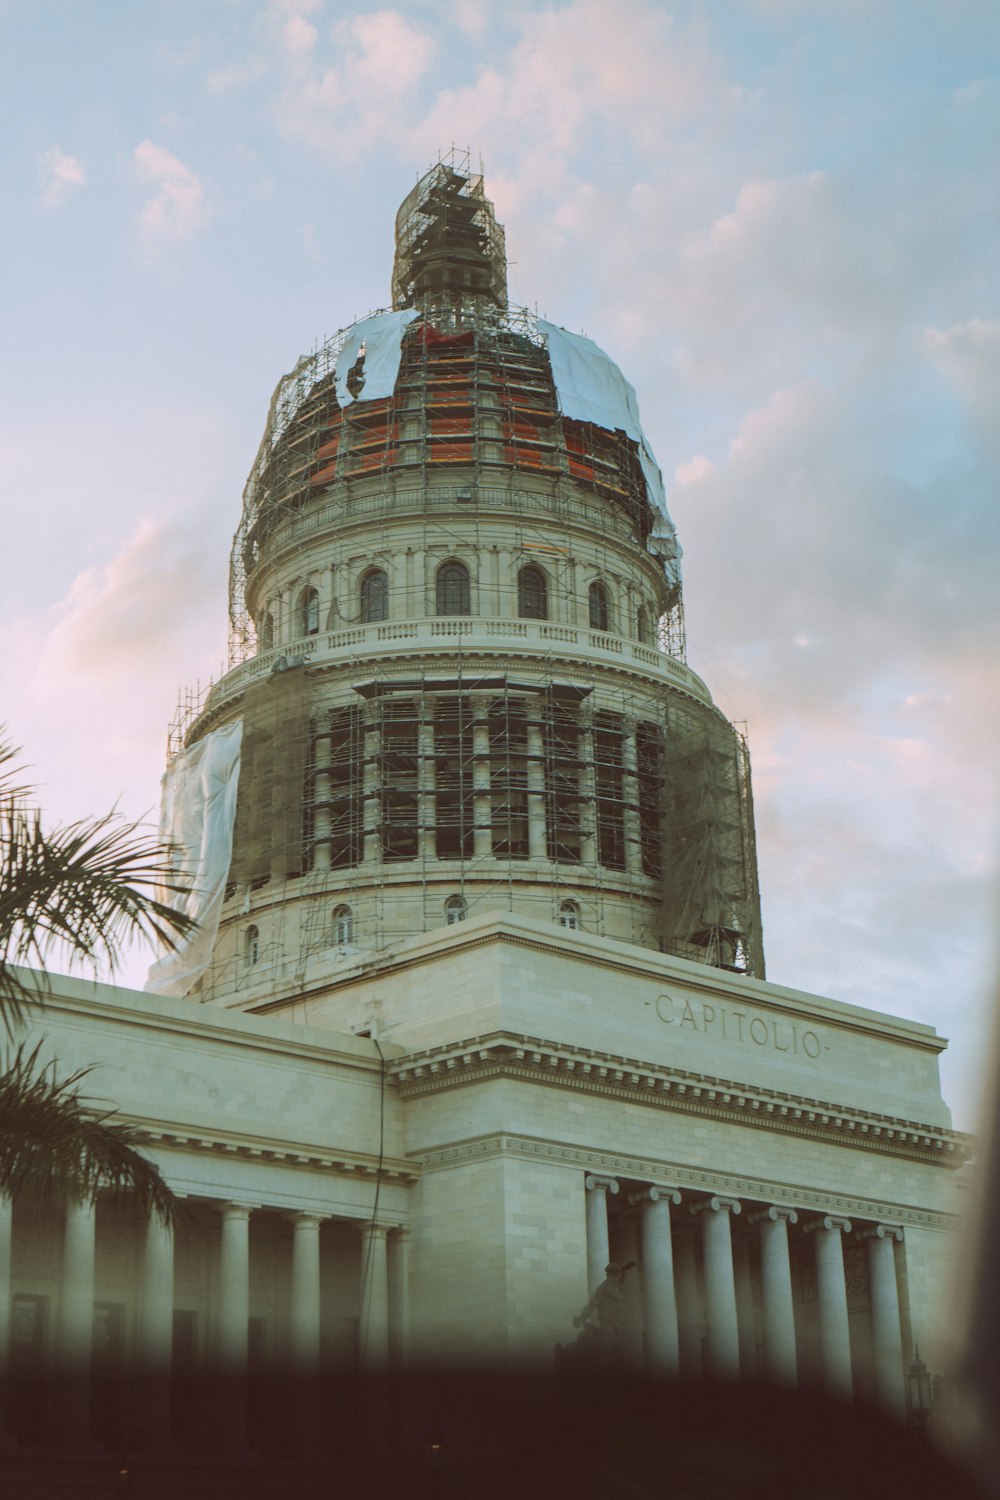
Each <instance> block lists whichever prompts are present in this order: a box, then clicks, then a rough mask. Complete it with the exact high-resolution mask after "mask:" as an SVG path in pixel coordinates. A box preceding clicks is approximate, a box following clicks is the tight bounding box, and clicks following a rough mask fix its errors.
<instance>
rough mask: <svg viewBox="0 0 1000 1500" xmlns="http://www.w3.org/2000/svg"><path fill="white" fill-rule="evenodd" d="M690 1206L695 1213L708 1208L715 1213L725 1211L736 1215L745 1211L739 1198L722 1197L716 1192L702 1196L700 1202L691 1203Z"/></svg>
mask: <svg viewBox="0 0 1000 1500" xmlns="http://www.w3.org/2000/svg"><path fill="white" fill-rule="evenodd" d="M689 1208H690V1212H691V1213H693V1214H700V1213H701V1212H702V1211H703V1210H704V1209H706V1208H708V1209H711V1211H712V1213H715V1214H717V1213H721V1212H725V1213H731V1214H733V1215H734V1216H735V1215H736V1214H739V1213H742V1212H743V1208H742V1205H741V1204H740V1200H739V1199H738V1198H720V1197H719V1196H718V1195H717V1194H715V1193H713V1194H712V1196H711V1197H710V1198H702V1199H701V1201H700V1202H698V1203H692V1204H690V1205H689Z"/></svg>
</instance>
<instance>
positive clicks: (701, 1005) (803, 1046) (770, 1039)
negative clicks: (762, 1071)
mask: <svg viewBox="0 0 1000 1500" xmlns="http://www.w3.org/2000/svg"><path fill="white" fill-rule="evenodd" d="M654 1006H655V1010H656V1014H657V1016H658V1017H659V1019H660V1020H661V1021H662V1022H663V1024H664V1026H676V1027H677V1028H678V1030H679V1031H693V1032H696V1033H697V1034H698V1035H700V1036H709V1037H715V1038H717V1039H718V1040H720V1041H724V1042H737V1043H743V1045H745V1046H751V1047H766V1048H768V1049H769V1050H770V1051H772V1052H787V1053H788V1054H789V1055H790V1056H792V1057H808V1058H811V1059H813V1060H815V1059H816V1058H817V1057H819V1055H820V1053H821V1052H822V1051H823V1050H824V1046H823V1043H822V1042H821V1041H820V1039H819V1037H818V1035H817V1034H816V1032H815V1031H813V1030H812V1029H811V1028H809V1027H806V1028H803V1027H800V1026H798V1025H797V1024H796V1023H795V1022H794V1021H779V1020H776V1019H775V1018H774V1017H767V1018H765V1017H764V1016H758V1015H753V1014H751V1013H750V1012H749V1011H745V1010H737V1009H736V1008H735V1007H734V1006H730V1005H709V1004H708V1002H707V1001H705V1000H691V999H689V998H688V997H687V996H683V997H682V996H680V995H671V994H668V993H667V991H666V990H661V992H660V994H658V995H657V997H656V1000H655V1002H654Z"/></svg>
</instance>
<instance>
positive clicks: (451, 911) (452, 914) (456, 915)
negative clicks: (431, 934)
mask: <svg viewBox="0 0 1000 1500" xmlns="http://www.w3.org/2000/svg"><path fill="white" fill-rule="evenodd" d="M467 915H468V907H467V906H466V904H465V898H464V897H463V896H449V897H448V899H447V901H446V902H445V903H444V919H445V921H446V922H447V923H448V926H449V927H451V926H452V925H453V924H454V923H455V922H464V921H465V918H466V916H467Z"/></svg>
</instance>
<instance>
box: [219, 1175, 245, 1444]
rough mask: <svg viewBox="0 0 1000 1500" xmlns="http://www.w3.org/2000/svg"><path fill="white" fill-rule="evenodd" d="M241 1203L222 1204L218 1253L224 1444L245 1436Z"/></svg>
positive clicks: (243, 1251)
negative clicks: (220, 1236) (220, 1237)
mask: <svg viewBox="0 0 1000 1500" xmlns="http://www.w3.org/2000/svg"><path fill="white" fill-rule="evenodd" d="M252 1211H253V1210H252V1209H251V1208H250V1207H249V1206H248V1205H247V1204H244V1203H225V1204H223V1206H222V1243H221V1247H220V1254H219V1322H218V1330H219V1337H218V1354H219V1365H220V1373H221V1376H222V1379H221V1382H220V1397H219V1419H220V1423H221V1437H222V1441H223V1443H224V1445H225V1446H226V1447H227V1448H230V1449H233V1448H242V1447H243V1446H244V1445H245V1444H246V1440H247V1351H248V1345H249V1327H250V1214H251V1213H252Z"/></svg>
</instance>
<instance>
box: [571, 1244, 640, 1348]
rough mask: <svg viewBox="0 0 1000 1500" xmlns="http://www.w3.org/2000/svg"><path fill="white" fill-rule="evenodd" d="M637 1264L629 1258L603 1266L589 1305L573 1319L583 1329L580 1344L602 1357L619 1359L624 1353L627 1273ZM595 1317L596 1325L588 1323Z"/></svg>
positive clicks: (575, 1325)
mask: <svg viewBox="0 0 1000 1500" xmlns="http://www.w3.org/2000/svg"><path fill="white" fill-rule="evenodd" d="M634 1265H635V1261H634V1260H630V1261H628V1262H627V1264H625V1265H619V1264H618V1262H617V1261H611V1262H610V1263H609V1264H608V1265H607V1266H605V1268H604V1280H603V1281H602V1282H601V1284H600V1286H599V1287H598V1288H597V1289H596V1291H595V1292H594V1294H593V1296H592V1297H591V1298H590V1300H589V1302H588V1303H587V1305H586V1307H585V1308H584V1309H583V1311H582V1312H581V1313H580V1314H579V1316H578V1317H576V1318H574V1319H573V1327H574V1328H580V1329H581V1330H582V1332H581V1333H580V1337H579V1339H578V1340H577V1344H578V1347H579V1348H580V1349H581V1352H582V1351H584V1350H585V1351H586V1352H587V1353H588V1354H591V1353H592V1354H593V1355H595V1356H597V1357H598V1358H600V1359H605V1360H607V1359H616V1358H618V1357H619V1356H620V1355H621V1354H622V1353H623V1352H624V1332H625V1288H624V1281H625V1272H626V1271H630V1270H631V1269H632V1267H633V1266H634ZM595 1316H596V1320H597V1322H596V1327H595V1325H594V1324H593V1323H591V1322H589V1320H590V1319H591V1318H594V1317H595Z"/></svg>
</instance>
